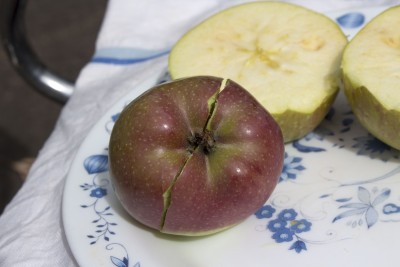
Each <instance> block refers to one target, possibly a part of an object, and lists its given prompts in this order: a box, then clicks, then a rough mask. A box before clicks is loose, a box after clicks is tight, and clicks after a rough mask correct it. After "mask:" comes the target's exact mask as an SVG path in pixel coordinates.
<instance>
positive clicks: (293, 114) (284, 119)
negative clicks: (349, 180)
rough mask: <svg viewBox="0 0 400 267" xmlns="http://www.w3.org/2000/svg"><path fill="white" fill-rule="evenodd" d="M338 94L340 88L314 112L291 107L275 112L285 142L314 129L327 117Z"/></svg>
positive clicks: (326, 98) (300, 136)
mask: <svg viewBox="0 0 400 267" xmlns="http://www.w3.org/2000/svg"><path fill="white" fill-rule="evenodd" d="M337 94H338V90H336V91H334V92H333V93H332V94H330V95H328V96H327V97H325V99H323V100H322V101H321V103H320V105H319V106H318V108H317V109H315V110H314V111H313V112H309V113H303V112H299V111H295V110H291V109H289V110H286V111H285V112H283V113H280V114H273V116H274V119H275V120H276V122H277V123H278V124H279V126H280V127H281V128H282V133H283V138H284V140H285V142H290V141H292V140H296V139H299V138H302V137H304V136H305V135H306V134H308V133H309V132H311V131H312V130H314V129H315V128H316V127H317V126H318V125H319V124H320V123H321V121H322V120H323V119H324V118H325V116H326V114H327V113H328V111H329V109H330V107H331V106H332V104H333V102H334V101H335V99H336V96H337Z"/></svg>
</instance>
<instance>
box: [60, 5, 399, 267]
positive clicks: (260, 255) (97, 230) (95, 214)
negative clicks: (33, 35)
mask: <svg viewBox="0 0 400 267" xmlns="http://www.w3.org/2000/svg"><path fill="white" fill-rule="evenodd" d="M380 11H382V9H366V10H361V11H347V12H339V13H335V14H329V16H330V17H331V18H333V19H334V20H336V21H337V22H338V23H339V24H340V25H341V26H342V28H343V30H344V31H345V32H346V34H348V35H349V38H351V37H352V36H353V35H354V34H355V33H356V32H357V31H358V30H359V29H360V28H361V27H362V26H363V25H364V24H365V22H366V21H368V20H370V19H371V18H372V17H373V16H375V15H376V14H377V13H379V12H380ZM155 83H157V77H155V78H153V79H151V80H149V81H147V82H146V83H144V84H142V85H141V86H139V87H138V88H135V90H134V91H133V92H132V93H130V94H129V95H127V96H126V97H124V98H123V99H122V100H121V101H119V102H118V103H117V104H116V105H115V106H114V107H113V108H112V109H111V110H110V111H109V112H107V114H105V116H104V117H103V118H101V119H100V121H99V122H98V123H97V125H96V126H95V127H94V128H93V130H92V131H91V132H90V134H89V135H88V137H87V138H86V139H85V141H84V142H83V144H82V146H81V148H80V150H79V151H78V153H77V156H76V158H75V160H74V163H73V165H72V167H71V170H70V173H69V175H68V177H67V181H66V185H65V192H64V199H63V222H64V227H65V233H66V236H67V240H68V243H69V245H70V247H71V250H72V253H73V255H74V256H75V258H76V260H77V262H78V263H79V265H81V266H82V267H92V266H119V267H128V266H129V267H132V266H135V267H139V266H141V267H206V266H207V267H226V266H230V267H236V266H251V267H261V266H263V267H265V266H271V267H274V266H301V267H303V266H304V267H306V266H307V267H313V266H324V267H327V266H335V267H337V266H342V267H350V266H385V267H388V266H397V265H398V263H397V261H398V259H399V252H398V249H399V247H400V164H399V163H400V153H399V152H398V151H396V150H393V149H391V148H389V147H388V146H386V145H384V144H383V143H381V142H380V141H378V140H377V139H375V138H374V137H373V136H371V135H370V134H368V132H367V131H366V130H364V129H363V128H362V127H361V126H360V125H359V124H358V123H357V121H356V120H355V118H354V116H353V114H352V112H351V110H350V108H349V106H348V105H347V103H346V101H345V99H344V96H343V95H339V97H338V99H337V100H336V102H335V105H334V107H333V108H332V109H331V111H330V113H329V114H328V115H327V116H326V119H325V120H324V121H323V123H322V124H321V125H320V126H319V127H318V129H316V130H315V131H314V132H312V133H310V134H309V135H307V136H306V137H305V138H303V139H301V140H299V141H296V142H293V143H291V144H288V145H286V154H285V163H284V169H283V172H282V175H281V177H280V182H279V184H278V186H277V188H276V190H275V191H274V193H273V195H272V196H271V198H270V199H269V201H268V202H267V203H266V204H265V205H264V206H263V207H262V208H260V210H259V211H258V212H257V213H255V214H254V215H252V216H251V217H249V218H248V219H247V220H246V221H245V222H243V223H241V224H239V225H238V226H236V227H234V228H231V229H229V230H227V231H224V232H222V233H219V234H216V235H212V236H207V237H200V238H187V237H172V236H166V235H162V234H159V233H157V232H154V231H152V230H149V229H147V228H145V227H143V226H141V225H139V224H138V223H136V222H135V221H133V220H132V219H131V218H130V217H129V216H127V214H126V213H125V212H124V211H123V209H122V208H121V206H120V204H119V203H118V201H117V200H116V198H115V195H114V192H113V190H112V187H111V184H110V180H109V173H108V156H107V145H108V140H109V135H110V131H111V129H112V126H113V123H114V121H115V120H116V118H117V117H118V114H119V112H120V111H121V110H122V109H123V107H124V106H125V105H126V104H127V103H128V102H129V101H130V100H132V99H134V98H135V97H137V96H138V95H140V94H141V93H142V92H144V91H145V90H146V89H148V88H150V87H151V86H152V85H154V84H155Z"/></svg>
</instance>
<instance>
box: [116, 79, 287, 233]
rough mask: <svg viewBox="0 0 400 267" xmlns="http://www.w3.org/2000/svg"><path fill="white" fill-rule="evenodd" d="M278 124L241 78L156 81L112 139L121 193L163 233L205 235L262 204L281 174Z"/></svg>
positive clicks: (135, 213) (237, 220)
mask: <svg viewBox="0 0 400 267" xmlns="http://www.w3.org/2000/svg"><path fill="white" fill-rule="evenodd" d="M283 158H284V143H283V136H282V133H281V130H280V127H279V126H278V124H277V123H276V121H275V120H274V119H273V118H272V116H271V115H270V114H269V113H268V111H267V110H265V108H264V107H263V106H262V105H260V104H259V103H258V101H257V100H256V99H255V98H254V97H253V96H252V95H251V94H250V93H248V92H247V91H246V90H245V89H244V88H242V87H241V86H240V85H238V84H237V83H235V82H233V81H231V80H228V79H222V78H217V77H212V76H196V77H190V78H185V79H179V80H175V81H172V82H169V83H165V84H161V85H158V86H156V87H154V88H152V89H150V90H148V91H147V92H145V93H144V94H143V95H141V96H140V97H138V98H136V99H135V100H133V101H132V102H131V103H130V104H129V105H128V106H127V107H126V108H125V109H124V110H123V112H122V113H121V115H120V116H119V118H118V120H117V121H116V123H115V126H114V128H113V131H112V134H111V138H110V143H109V159H110V173H111V177H112V183H113V187H114V190H115V193H116V195H117V197H118V199H119V200H120V202H121V203H122V205H123V207H124V208H125V209H126V211H127V212H128V213H129V214H130V215H131V216H132V217H133V218H135V219H136V220H137V221H139V222H141V223H142V224H144V225H147V226H148V227H150V228H153V229H156V230H158V231H160V232H163V233H168V234H175V235H189V236H196V235H207V234H212V233H215V232H218V231H222V230H224V229H227V228H229V227H232V226H234V225H236V224H238V223H240V222H242V221H243V220H245V219H246V218H247V217H249V216H250V215H251V214H253V213H254V212H255V211H256V210H257V209H258V208H259V207H260V206H262V205H263V204H264V203H265V202H266V201H267V199H268V197H269V196H270V195H271V193H272V191H273V190H274V188H275V186H276V184H277V181H278V178H279V175H280V173H281V171H282V165H283Z"/></svg>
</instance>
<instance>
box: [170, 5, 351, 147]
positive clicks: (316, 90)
mask: <svg viewBox="0 0 400 267" xmlns="http://www.w3.org/2000/svg"><path fill="white" fill-rule="evenodd" d="M346 44H347V39H346V37H345V35H344V34H343V32H342V31H341V29H340V28H339V27H338V26H337V25H336V23H334V22H333V21H332V20H330V19H329V18H328V17H326V16H324V15H322V14H319V13H316V12H314V11H311V10H308V9H306V8H303V7H300V6H296V5H293V4H288V3H281V2H254V3H247V4H242V5H238V6H234V7H231V8H228V9H226V10H224V11H222V12H220V13H218V14H216V15H213V16H211V17H210V18H208V19H206V20H205V21H203V22H202V23H200V24H199V25H197V26H196V27H194V28H193V29H192V30H190V31H189V32H187V33H186V34H185V35H184V36H183V37H182V38H181V39H180V40H179V41H178V42H177V43H176V45H175V46H174V47H173V49H172V51H171V54H170V58H169V71H170V73H171V77H172V78H173V79H177V78H183V77H189V76H197V75H213V76H219V77H225V78H229V79H232V80H234V81H236V82H237V83H239V84H240V85H242V86H243V87H244V88H246V89H247V90H248V91H249V92H250V93H251V94H252V95H253V96H254V97H255V98H256V99H257V100H258V101H259V102H260V103H261V104H262V105H263V106H264V107H265V108H266V109H267V110H268V111H269V112H270V113H271V114H272V116H273V117H274V119H275V120H276V121H277V122H278V124H279V126H280V127H281V129H282V132H283V136H284V139H285V142H288V141H292V140H295V139H298V138H300V137H302V136H304V135H306V134H307V133H309V132H310V131H312V130H313V129H314V128H315V127H316V126H317V125H318V124H319V123H320V122H321V120H322V119H323V118H324V116H325V115H326V113H327V112H328V110H329V107H330V106H331V104H332V102H333V100H334V99H335V96H336V94H337V91H338V83H339V75H340V68H339V67H340V60H341V57H342V52H343V49H344V47H345V45H346Z"/></svg>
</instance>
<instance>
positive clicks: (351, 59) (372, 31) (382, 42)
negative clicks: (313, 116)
mask: <svg viewBox="0 0 400 267" xmlns="http://www.w3.org/2000/svg"><path fill="white" fill-rule="evenodd" d="M399 25H400V6H397V7H393V8H390V9H388V10H386V11H384V12H382V13H381V14H379V15H378V16H376V17H375V18H374V19H373V20H371V21H370V22H369V23H368V24H367V25H366V26H365V27H364V28H363V29H362V30H361V31H360V32H359V33H358V34H357V35H356V36H355V37H354V38H353V39H352V40H351V42H350V43H349V45H348V46H347V48H346V49H345V52H344V54H343V62H342V69H343V79H344V88H345V94H346V96H347V98H348V100H349V103H350V105H351V106H352V109H353V112H354V114H355V115H356V117H357V118H358V120H359V121H360V123H361V124H362V125H363V126H364V127H365V128H366V129H367V130H368V131H369V132H370V133H371V134H373V135H374V136H376V137H377V138H378V139H380V140H381V141H383V142H385V143H386V144H388V145H390V146H392V147H394V148H396V149H400V27H399Z"/></svg>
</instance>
